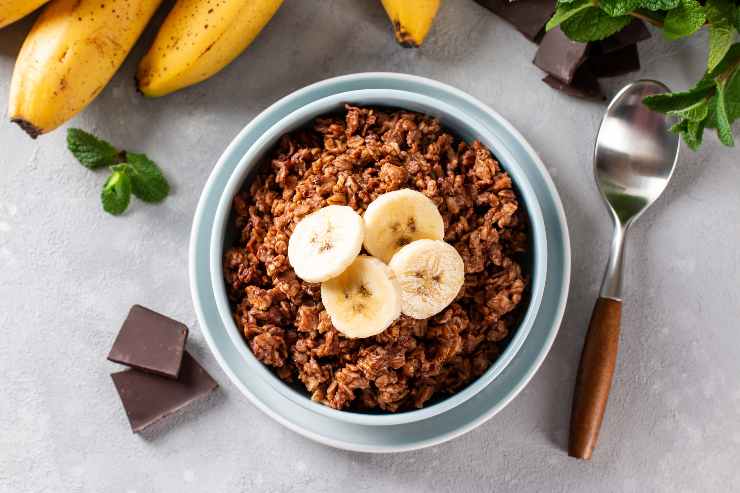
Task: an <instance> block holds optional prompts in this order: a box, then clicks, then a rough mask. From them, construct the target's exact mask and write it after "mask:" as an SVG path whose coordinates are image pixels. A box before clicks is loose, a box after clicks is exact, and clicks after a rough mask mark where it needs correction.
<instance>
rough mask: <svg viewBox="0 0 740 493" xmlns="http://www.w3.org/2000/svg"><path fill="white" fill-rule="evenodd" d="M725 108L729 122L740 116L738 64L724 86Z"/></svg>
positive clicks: (739, 73)
mask: <svg viewBox="0 0 740 493" xmlns="http://www.w3.org/2000/svg"><path fill="white" fill-rule="evenodd" d="M725 108H727V119H728V120H729V121H730V123H733V122H734V121H735V120H737V119H738V118H740V66H739V67H737V68H736V69H735V72H734V73H733V74H732V75H731V76H730V79H729V81H728V82H727V86H726V87H725Z"/></svg>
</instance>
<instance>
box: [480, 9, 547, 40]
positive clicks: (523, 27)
mask: <svg viewBox="0 0 740 493" xmlns="http://www.w3.org/2000/svg"><path fill="white" fill-rule="evenodd" d="M475 1H476V2H477V3H479V4H480V5H482V6H483V7H485V8H487V9H488V10H490V11H491V12H493V13H494V14H496V15H498V16H499V17H501V18H502V19H504V20H505V21H507V22H508V23H509V24H511V25H512V26H514V28H515V29H516V30H517V31H519V32H520V33H522V34H523V35H524V36H526V37H527V38H528V39H529V40H531V41H536V40H537V37H538V36H539V34H540V33H541V32H542V29H543V28H544V27H545V24H547V21H548V20H549V19H550V17H552V14H553V13H554V12H555V0H515V1H511V0H475Z"/></svg>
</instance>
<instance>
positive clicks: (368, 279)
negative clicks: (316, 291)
mask: <svg viewBox="0 0 740 493" xmlns="http://www.w3.org/2000/svg"><path fill="white" fill-rule="evenodd" d="M321 302H322V303H323V304H324V308H326V311H327V313H329V317H330V318H331V323H332V324H334V327H335V328H336V329H337V330H338V331H339V332H341V333H342V334H344V335H345V336H347V337H351V338H358V337H370V336H374V335H376V334H380V333H381V332H383V331H384V330H385V329H387V328H388V326H389V325H391V324H392V323H393V321H394V320H396V319H397V318H398V317H400V316H401V291H400V289H399V286H398V281H397V280H396V276H394V275H393V271H391V269H390V268H389V267H388V266H387V265H385V264H384V263H383V262H381V261H380V260H378V259H376V258H373V257H370V256H368V255H360V256H359V257H357V259H356V260H355V261H354V262H352V265H350V266H349V268H347V270H345V271H344V272H343V273H342V274H341V275H340V276H339V277H335V278H334V279H331V280H329V281H326V282H323V283H321Z"/></svg>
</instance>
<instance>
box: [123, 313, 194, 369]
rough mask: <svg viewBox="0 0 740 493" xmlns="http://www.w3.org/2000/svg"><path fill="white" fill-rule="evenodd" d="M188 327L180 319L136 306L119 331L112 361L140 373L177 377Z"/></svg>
mask: <svg viewBox="0 0 740 493" xmlns="http://www.w3.org/2000/svg"><path fill="white" fill-rule="evenodd" d="M187 337H188V328H187V327H186V326H185V325H183V324H181V323H180V322H178V321H176V320H172V319H171V318H169V317H165V316H164V315H161V314H159V313H157V312H154V311H152V310H149V309H148V308H144V307H143V306H139V305H134V306H132V307H131V310H130V311H129V313H128V317H126V320H125V321H124V322H123V326H122V327H121V330H120V331H119V332H118V336H117V337H116V341H115V342H114V343H113V347H112V348H111V350H110V354H109V355H108V359H109V360H110V361H113V362H115V363H121V364H123V365H128V366H130V367H132V368H137V369H139V370H144V371H149V372H152V373H156V374H157V375H163V376H165V377H169V378H177V377H178V374H179V372H180V365H181V363H182V355H183V352H184V351H185V340H186V339H187Z"/></svg>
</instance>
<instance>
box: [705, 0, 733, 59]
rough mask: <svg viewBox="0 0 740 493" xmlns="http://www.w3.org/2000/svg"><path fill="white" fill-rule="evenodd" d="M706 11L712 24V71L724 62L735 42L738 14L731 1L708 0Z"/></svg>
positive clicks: (710, 28) (710, 31)
mask: <svg viewBox="0 0 740 493" xmlns="http://www.w3.org/2000/svg"><path fill="white" fill-rule="evenodd" d="M704 9H705V12H706V14H707V20H708V21H709V23H710V24H709V57H708V59H707V68H708V69H709V70H710V71H711V70H712V69H714V68H715V67H716V66H717V65H718V64H719V62H721V61H722V59H723V58H724V57H725V55H726V54H727V52H728V51H729V49H730V47H731V46H732V42H733V41H734V40H735V26H734V24H735V22H736V20H737V12H736V10H735V6H734V5H733V3H732V2H731V0H707V3H706V6H705V8H704Z"/></svg>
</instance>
